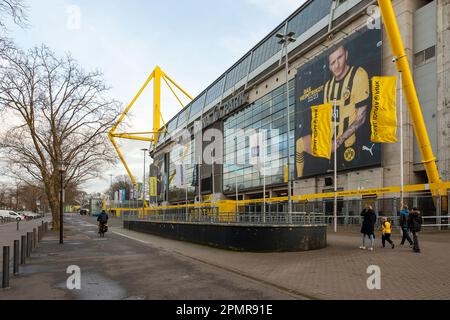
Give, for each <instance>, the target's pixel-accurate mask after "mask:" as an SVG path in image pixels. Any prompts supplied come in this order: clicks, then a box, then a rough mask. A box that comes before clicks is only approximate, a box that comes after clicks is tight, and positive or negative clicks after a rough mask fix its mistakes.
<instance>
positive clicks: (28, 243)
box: [27, 232, 33, 258]
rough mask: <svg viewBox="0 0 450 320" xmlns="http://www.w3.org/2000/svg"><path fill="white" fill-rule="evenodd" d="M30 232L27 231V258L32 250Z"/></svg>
mask: <svg viewBox="0 0 450 320" xmlns="http://www.w3.org/2000/svg"><path fill="white" fill-rule="evenodd" d="M32 235H33V234H32V233H31V232H28V233H27V258H29V257H30V256H31V251H32V243H31V242H32V238H31V237H32Z"/></svg>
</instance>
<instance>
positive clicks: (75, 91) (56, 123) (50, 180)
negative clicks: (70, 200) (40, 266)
mask: <svg viewBox="0 0 450 320" xmlns="http://www.w3.org/2000/svg"><path fill="white" fill-rule="evenodd" d="M0 60H3V61H0V110H1V109H3V110H4V111H7V113H8V118H9V119H12V121H11V122H10V125H11V129H9V130H8V131H7V132H6V133H4V134H3V136H1V137H0V150H1V151H2V154H3V158H4V160H5V161H6V162H7V164H8V166H7V172H6V174H8V175H9V176H12V177H14V178H16V179H19V180H22V181H24V182H26V183H28V184H30V185H39V184H43V185H44V188H45V192H46V195H47V199H48V202H49V205H50V208H51V211H52V214H53V225H54V226H55V227H57V226H59V214H58V212H59V201H58V193H59V189H60V188H59V185H60V182H61V180H60V173H59V166H60V164H61V163H64V164H65V165H66V166H67V171H66V174H65V176H64V181H63V183H64V185H65V186H71V185H75V186H77V185H81V184H82V183H84V182H86V181H88V180H90V179H93V178H96V177H98V175H99V172H100V171H101V169H103V167H104V166H105V165H107V164H113V163H115V162H116V160H115V159H116V157H115V154H114V150H113V148H112V146H111V144H110V143H109V141H108V137H107V132H108V130H109V129H110V128H111V127H112V126H113V124H114V123H115V122H116V121H117V118H118V116H119V115H120V104H119V103H118V102H117V101H115V100H113V99H111V98H109V97H108V96H107V94H108V91H109V88H108V87H106V85H105V84H104V79H103V75H102V74H101V73H100V72H98V71H95V72H85V71H84V70H83V69H82V68H81V67H80V66H79V65H78V64H77V63H76V61H75V60H74V59H72V58H71V57H70V56H66V57H64V58H58V57H56V56H55V54H54V53H53V52H52V51H51V50H50V49H48V48H47V47H45V46H42V47H39V48H34V49H32V50H30V51H28V52H26V53H24V52H21V51H19V50H10V51H8V52H7V53H6V54H1V52H0ZM16 122H17V124H15V123H16Z"/></svg>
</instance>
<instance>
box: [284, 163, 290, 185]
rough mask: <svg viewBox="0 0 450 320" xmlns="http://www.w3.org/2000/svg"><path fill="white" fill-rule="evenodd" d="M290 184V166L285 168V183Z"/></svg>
mask: <svg viewBox="0 0 450 320" xmlns="http://www.w3.org/2000/svg"><path fill="white" fill-rule="evenodd" d="M288 182H289V167H288V165H285V166H284V183H288Z"/></svg>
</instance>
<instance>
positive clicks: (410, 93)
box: [378, 0, 447, 195]
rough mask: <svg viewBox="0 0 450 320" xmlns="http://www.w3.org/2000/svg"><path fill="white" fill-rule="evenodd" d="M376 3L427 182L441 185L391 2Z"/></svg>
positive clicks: (443, 190) (437, 192) (389, 0)
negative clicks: (398, 76) (394, 58)
mask: <svg viewBox="0 0 450 320" xmlns="http://www.w3.org/2000/svg"><path fill="white" fill-rule="evenodd" d="M378 4H379V6H380V9H381V15H382V17H383V21H384V24H385V26H386V32H387V35H388V39H389V42H390V44H391V48H392V52H393V54H394V56H395V57H396V60H395V64H396V66H397V70H398V71H399V72H401V73H402V82H403V83H402V86H403V90H404V92H405V98H406V102H407V104H408V108H409V113H410V115H411V118H412V120H413V127H414V131H415V133H416V137H417V142H418V143H419V148H420V153H421V154H422V158H423V165H424V167H425V170H426V172H427V176H428V180H429V183H432V184H436V185H441V184H442V180H441V177H440V175H439V171H438V168H437V165H436V157H435V156H434V154H433V149H432V148H431V143H430V139H429V137H428V132H427V128H426V125H425V121H424V119H423V114H422V109H421V108H420V103H419V98H418V97H417V91H416V87H415V86H414V81H413V77H412V74H411V69H410V67H409V63H408V58H407V56H406V52H405V48H404V46H403V41H402V38H401V35H400V31H399V28H398V23H397V19H396V17H395V13H394V9H393V7H392V2H391V0H378ZM402 125H403V124H402ZM433 194H434V195H437V194H440V195H446V194H447V190H446V189H445V188H441V187H439V188H438V189H437V190H436V189H435V190H433Z"/></svg>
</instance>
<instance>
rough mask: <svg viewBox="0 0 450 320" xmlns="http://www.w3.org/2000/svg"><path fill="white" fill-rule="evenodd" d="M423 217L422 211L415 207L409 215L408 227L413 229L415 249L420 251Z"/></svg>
mask: <svg viewBox="0 0 450 320" xmlns="http://www.w3.org/2000/svg"><path fill="white" fill-rule="evenodd" d="M422 224H423V219H422V216H421V214H420V211H419V210H418V209H417V208H413V210H412V211H411V212H410V214H409V217H408V228H409V230H410V231H411V233H412V235H413V239H414V246H413V251H414V252H417V253H420V247H419V238H418V234H419V232H420V231H421V230H422Z"/></svg>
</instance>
